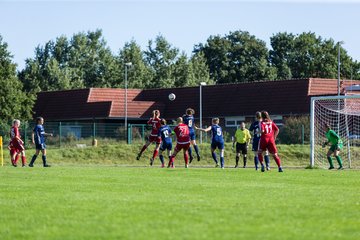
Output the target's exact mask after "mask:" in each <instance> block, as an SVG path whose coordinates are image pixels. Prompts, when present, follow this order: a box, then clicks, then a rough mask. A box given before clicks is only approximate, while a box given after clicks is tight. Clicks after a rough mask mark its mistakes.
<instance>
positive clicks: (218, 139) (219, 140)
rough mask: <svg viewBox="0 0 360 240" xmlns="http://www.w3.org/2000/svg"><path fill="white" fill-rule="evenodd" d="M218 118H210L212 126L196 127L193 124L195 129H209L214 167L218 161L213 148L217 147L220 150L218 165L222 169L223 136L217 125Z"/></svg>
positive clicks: (206, 130)
mask: <svg viewBox="0 0 360 240" xmlns="http://www.w3.org/2000/svg"><path fill="white" fill-rule="evenodd" d="M219 121H220V120H219V118H213V119H212V126H209V127H208V128H206V129H203V128H198V127H196V126H195V129H197V130H200V131H203V132H208V131H211V135H212V139H211V155H212V157H213V159H214V161H215V163H216V165H215V167H218V166H219V163H218V161H217V159H216V153H215V150H216V148H218V149H219V150H220V165H221V168H222V169H224V138H223V132H222V129H221V127H220V126H219Z"/></svg>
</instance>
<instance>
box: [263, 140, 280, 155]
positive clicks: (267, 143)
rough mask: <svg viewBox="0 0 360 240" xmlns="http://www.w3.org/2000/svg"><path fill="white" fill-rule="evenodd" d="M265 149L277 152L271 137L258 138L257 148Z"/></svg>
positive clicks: (273, 152) (272, 152)
mask: <svg viewBox="0 0 360 240" xmlns="http://www.w3.org/2000/svg"><path fill="white" fill-rule="evenodd" d="M266 149H267V150H268V151H269V153H271V154H275V153H277V149H276V144H275V141H274V139H272V138H267V139H266V138H260V142H259V150H262V151H266Z"/></svg>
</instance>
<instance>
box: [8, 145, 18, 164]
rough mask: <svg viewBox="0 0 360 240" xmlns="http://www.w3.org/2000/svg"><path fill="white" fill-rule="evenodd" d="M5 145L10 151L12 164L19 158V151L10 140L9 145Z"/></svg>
mask: <svg viewBox="0 0 360 240" xmlns="http://www.w3.org/2000/svg"><path fill="white" fill-rule="evenodd" d="M7 147H8V149H9V152H10V161H11V164H12V165H13V166H14V161H15V162H17V161H18V160H19V157H20V154H19V151H18V150H16V149H15V148H14V146H13V145H12V141H10V142H9V145H8V146H7ZM13 159H14V160H13Z"/></svg>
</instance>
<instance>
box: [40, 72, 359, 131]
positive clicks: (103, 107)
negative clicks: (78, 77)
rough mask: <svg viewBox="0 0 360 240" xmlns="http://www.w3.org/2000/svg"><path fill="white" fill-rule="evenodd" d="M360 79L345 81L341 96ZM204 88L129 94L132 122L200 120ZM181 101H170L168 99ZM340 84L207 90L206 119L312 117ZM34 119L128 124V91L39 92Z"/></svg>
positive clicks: (300, 82) (298, 82)
mask: <svg viewBox="0 0 360 240" xmlns="http://www.w3.org/2000/svg"><path fill="white" fill-rule="evenodd" d="M359 84H360V81H359V80H351V81H350V80H343V81H342V82H341V92H342V94H343V93H344V89H345V88H346V87H347V88H348V87H349V86H352V85H359ZM199 90H200V88H199V87H183V88H164V89H147V90H140V89H129V90H128V98H127V102H128V108H127V109H128V113H127V116H128V121H129V123H131V122H134V123H141V122H145V121H146V120H147V119H148V118H149V117H150V116H151V112H152V111H153V110H155V109H159V110H160V111H161V116H162V117H163V118H166V119H175V118H176V117H178V116H181V115H183V114H184V112H185V109H186V108H188V107H191V108H193V109H195V111H196V113H195V117H196V118H199V107H200V104H199V103H200V91H199ZM170 93H174V94H175V95H176V99H175V100H174V101H170V100H169V99H168V95H169V94H170ZM336 94H337V80H336V79H320V78H306V79H291V80H284V81H263V82H251V83H238V84H224V85H211V86H210V85H209V86H202V103H203V104H202V115H203V120H204V122H206V123H208V124H209V123H210V119H211V118H212V117H220V118H222V119H225V123H226V126H228V127H231V126H235V125H237V124H238V123H239V122H240V121H248V120H249V121H250V120H251V119H252V118H253V115H254V114H255V112H256V111H258V110H267V111H268V112H269V113H270V114H271V116H272V118H273V119H274V120H277V121H281V119H282V118H283V117H284V116H292V115H295V116H298V115H309V112H310V106H309V104H310V98H311V97H313V96H322V95H336ZM34 116H43V117H44V118H45V119H47V121H74V120H76V121H93V120H94V119H95V120H97V121H104V122H107V121H112V122H124V118H125V90H124V89H115V88H90V89H78V90H64V91H52V92H40V93H39V94H38V96H37V100H36V104H35V107H34Z"/></svg>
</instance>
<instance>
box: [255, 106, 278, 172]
mask: <svg viewBox="0 0 360 240" xmlns="http://www.w3.org/2000/svg"><path fill="white" fill-rule="evenodd" d="M261 118H262V121H261V136H260V143H259V150H258V157H259V161H260V164H261V171H262V172H265V166H264V163H263V162H264V159H263V152H264V151H266V149H267V150H268V151H269V153H270V154H271V155H272V156H273V158H274V160H275V162H276V164H277V166H278V170H279V172H282V171H283V170H282V167H281V160H280V157H279V156H278V153H277V149H276V144H275V140H276V137H277V135H278V134H279V128H278V127H277V126H276V124H275V123H274V122H273V121H271V118H270V116H269V113H268V112H266V111H262V112H261Z"/></svg>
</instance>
